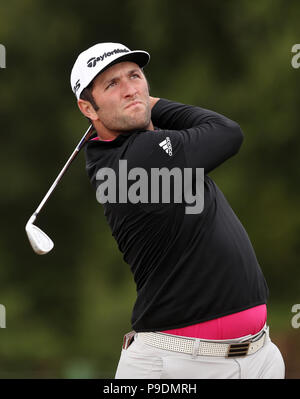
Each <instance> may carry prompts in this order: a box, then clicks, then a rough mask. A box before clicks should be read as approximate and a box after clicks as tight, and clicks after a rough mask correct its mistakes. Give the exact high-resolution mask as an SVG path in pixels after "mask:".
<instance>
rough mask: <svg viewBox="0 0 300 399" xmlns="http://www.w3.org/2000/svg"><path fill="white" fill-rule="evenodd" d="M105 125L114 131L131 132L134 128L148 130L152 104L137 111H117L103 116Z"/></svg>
mask: <svg viewBox="0 0 300 399" xmlns="http://www.w3.org/2000/svg"><path fill="white" fill-rule="evenodd" d="M101 122H102V124H103V126H104V127H105V128H106V129H108V130H110V131H114V132H130V131H133V130H147V129H148V128H149V127H150V124H151V108H150V104H149V103H147V104H146V105H145V108H144V110H143V111H142V110H137V111H136V112H133V111H131V112H129V113H127V112H126V110H125V112H124V111H123V112H117V113H115V114H113V115H111V114H110V116H109V117H107V116H106V115H102V116H101Z"/></svg>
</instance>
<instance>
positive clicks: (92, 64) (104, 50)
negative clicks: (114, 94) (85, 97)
mask: <svg viewBox="0 0 300 399" xmlns="http://www.w3.org/2000/svg"><path fill="white" fill-rule="evenodd" d="M149 60H150V55H149V54H148V53H147V52H146V51H142V50H136V51H131V50H130V49H129V48H128V47H126V46H124V45H123V44H120V43H98V44H96V45H94V46H92V47H90V48H89V49H87V50H85V51H83V52H82V53H81V54H79V56H78V58H77V60H76V61H75V64H74V66H73V68H72V72H71V87H72V90H73V93H74V94H75V95H76V97H77V99H79V98H80V94H81V92H82V90H83V89H85V88H86V87H87V86H88V85H89V84H90V83H91V82H92V80H93V79H94V78H95V77H96V76H97V75H98V74H99V73H100V72H102V71H103V70H104V69H106V68H107V67H109V66H110V65H111V64H112V65H113V64H115V63H117V62H122V61H131V62H135V63H136V64H138V65H139V66H140V68H143V67H144V66H146V65H147V64H148V62H149Z"/></svg>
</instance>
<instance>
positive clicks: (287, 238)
mask: <svg viewBox="0 0 300 399" xmlns="http://www.w3.org/2000/svg"><path fill="white" fill-rule="evenodd" d="M299 17H300V3H299V2H296V1H290V2H286V1H284V0H261V1H258V0H255V1H250V0H227V1H221V0H219V1H217V0H210V1H195V0H187V1H185V2H182V1H177V0H172V1H171V0H143V1H138V0H125V1H114V0H111V1H110V2H107V1H103V0H99V1H92V0H85V1H84V2H82V1H79V0H73V1H66V0H60V1H51V2H50V1H46V0H22V1H16V0H10V1H9V2H4V1H2V2H1V3H0V43H2V44H3V45H5V47H6V51H7V60H6V69H1V70H0V122H1V138H2V143H1V147H0V152H1V157H0V162H1V168H0V177H1V186H0V193H1V194H0V200H1V207H0V212H1V230H0V234H1V236H0V303H1V304H3V305H5V307H6V328H5V329H0V378H106V377H113V376H114V372H115V368H116V365H117V362H118V359H119V355H120V349H121V342H122V337H123V334H124V333H125V332H127V331H129V330H130V329H131V327H130V315H131V308H132V306H133V303H134V300H135V287H134V285H133V282H132V280H131V275H130V272H129V267H128V266H127V265H126V264H125V263H124V262H123V260H122V256H121V254H120V253H119V252H118V249H117V246H116V244H115V242H114V241H113V238H112V236H111V233H110V231H109V228H108V226H107V225H106V222H105V219H104V216H103V212H102V208H101V206H100V205H99V204H98V203H97V201H96V197H95V193H94V191H93V190H92V188H91V186H90V183H89V182H88V180H87V176H86V173H85V169H84V157H83V154H81V155H80V156H79V158H78V159H77V160H76V162H75V163H74V164H73V166H72V168H71V169H70V171H69V172H68V174H67V175H66V176H65V177H64V180H63V183H62V184H61V185H59V186H58V188H57V190H56V192H55V194H54V195H53V196H52V197H51V200H50V201H49V203H48V204H47V207H46V208H45V209H44V211H43V212H42V214H41V215H40V217H39V221H38V225H39V226H40V227H41V228H42V229H44V230H45V231H46V232H47V233H48V234H49V235H50V237H53V239H54V241H55V248H54V250H53V252H51V253H50V254H49V255H47V256H42V257H41V256H37V255H36V254H34V253H33V251H32V250H31V247H30V246H29V243H28V241H27V237H26V235H25V230H24V227H25V224H26V221H27V220H28V218H29V217H30V215H31V214H32V212H33V211H34V210H35V208H36V206H37V205H38V204H39V202H40V200H41V199H42V197H43V195H44V194H45V193H46V191H47V190H48V188H49V186H50V184H51V182H52V181H53V180H54V178H55V177H56V175H57V173H58V172H59V170H60V169H61V167H62V166H63V165H64V163H65V161H66V159H67V157H68V156H69V154H70V153H71V152H72V151H73V149H74V147H75V145H76V144H77V142H78V141H79V139H80V138H81V136H82V134H83V132H84V131H85V129H86V128H87V121H86V120H85V118H84V117H83V116H82V115H81V114H80V112H79V110H78V109H77V105H76V101H75V98H74V96H73V94H72V92H71V88H70V83H69V76H70V71H71V67H72V65H73V63H74V61H75V59H76V57H77V55H78V54H79V52H81V51H83V50H84V49H86V48H87V47H89V46H91V45H93V44H95V43H97V42H102V41H115V42H121V43H124V44H126V45H127V46H128V47H130V48H132V49H145V50H147V51H149V52H150V53H151V62H150V64H149V65H148V66H147V68H146V70H145V72H146V75H147V77H148V80H149V82H150V85H151V94H152V95H153V96H157V97H165V98H169V99H173V100H176V101H180V102H186V103H189V104H195V105H200V106H202V107H204V108H209V109H213V110H215V111H217V112H220V113H223V114H225V115H226V116H228V117H230V118H231V119H233V120H236V121H237V122H238V123H239V124H240V125H241V127H242V129H243V131H244V134H245V140H244V143H243V146H242V148H241V150H240V152H239V154H238V155H237V156H235V157H234V158H232V159H230V160H229V161H228V162H227V163H226V164H224V165H222V167H220V168H219V169H218V170H216V171H214V172H213V174H212V177H213V178H214V179H215V181H216V183H217V184H218V185H219V187H220V188H221V189H222V190H223V192H224V194H225V195H226V196H227V198H228V200H229V202H230V203H231V205H232V207H233V209H234V210H235V212H236V213H237V215H238V216H239V218H240V219H241V221H242V223H243V224H244V226H245V227H246V229H247V231H248V233H249V236H250V238H251V240H252V242H253V245H254V248H255V250H256V253H257V257H258V259H259V262H260V264H261V267H262V269H263V271H264V274H265V276H266V279H267V281H268V285H269V288H270V301H269V306H268V309H269V324H270V325H271V336H272V338H273V340H274V341H275V342H276V343H277V344H278V345H279V347H280V349H281V351H282V354H283V356H284V358H285V361H286V368H287V377H288V378H299V376H300V361H298V358H300V344H299V341H300V340H299V338H300V330H299V329H298V330H297V329H294V328H292V326H291V318H292V316H293V314H292V313H291V307H292V305H293V304H295V303H299V302H300V292H299V285H300V284H299V275H300V274H299V255H300V245H299V243H300V237H299V236H300V212H299V194H300V186H299V175H300V173H299V164H298V162H299V146H300V135H299V125H300V116H299V105H300V91H299V82H300V69H299V70H298V69H294V68H293V67H292V66H291V58H292V53H291V48H292V46H293V44H295V43H300V25H299Z"/></svg>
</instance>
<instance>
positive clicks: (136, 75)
mask: <svg viewBox="0 0 300 399" xmlns="http://www.w3.org/2000/svg"><path fill="white" fill-rule="evenodd" d="M131 77H132V78H133V79H135V78H139V77H140V75H139V74H138V73H133V74H132V75H131Z"/></svg>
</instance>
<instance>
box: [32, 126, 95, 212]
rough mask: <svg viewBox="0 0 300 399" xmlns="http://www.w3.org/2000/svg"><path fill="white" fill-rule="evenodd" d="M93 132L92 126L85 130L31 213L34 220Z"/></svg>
mask: <svg viewBox="0 0 300 399" xmlns="http://www.w3.org/2000/svg"><path fill="white" fill-rule="evenodd" d="M93 131H94V127H93V125H90V126H89V128H88V129H87V131H86V132H85V134H84V135H83V137H82V139H81V140H80V142H79V143H78V145H77V146H76V148H75V150H74V151H73V152H72V154H71V156H70V157H69V159H68V160H67V162H66V163H65V165H64V167H63V168H62V170H61V171H60V172H59V174H58V176H57V177H56V179H55V180H54V182H53V183H52V185H51V187H50V188H49V190H48V191H47V193H46V195H45V196H44V198H43V199H42V201H41V202H40V204H39V206H38V207H37V208H36V210H35V212H34V213H33V215H34V216H35V218H36V217H37V215H38V214H39V213H40V211H41V209H42V208H43V206H44V205H45V204H46V202H47V201H48V199H49V197H50V195H51V194H52V192H53V191H54V190H55V188H56V186H57V185H58V183H59V181H60V180H61V178H62V177H63V176H64V174H65V172H66V171H67V169H68V167H69V166H70V165H71V163H72V162H73V160H74V159H75V158H76V156H77V155H78V153H79V151H80V150H81V149H82V147H83V146H84V144H85V143H86V142H87V141H88V140H89V138H90V137H91V135H92V133H93Z"/></svg>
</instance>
